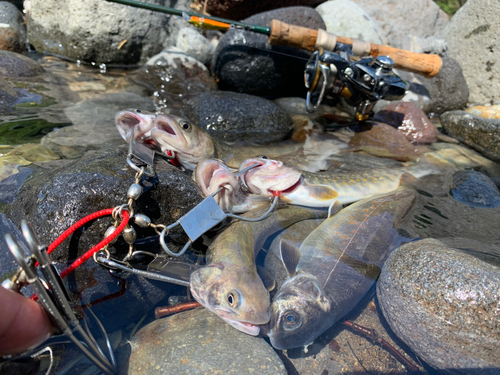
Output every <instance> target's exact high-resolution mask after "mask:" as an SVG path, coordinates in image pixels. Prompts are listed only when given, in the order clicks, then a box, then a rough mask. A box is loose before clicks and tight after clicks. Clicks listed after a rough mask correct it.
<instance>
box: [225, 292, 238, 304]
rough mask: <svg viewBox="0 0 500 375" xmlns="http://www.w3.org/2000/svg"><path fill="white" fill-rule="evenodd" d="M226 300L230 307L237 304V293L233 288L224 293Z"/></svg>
mask: <svg viewBox="0 0 500 375" xmlns="http://www.w3.org/2000/svg"><path fill="white" fill-rule="evenodd" d="M226 300H227V303H228V304H229V306H231V307H236V306H238V304H239V298H238V293H237V292H236V291H234V290H231V291H230V292H228V293H227V295H226Z"/></svg>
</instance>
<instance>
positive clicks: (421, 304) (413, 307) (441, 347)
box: [377, 239, 500, 374]
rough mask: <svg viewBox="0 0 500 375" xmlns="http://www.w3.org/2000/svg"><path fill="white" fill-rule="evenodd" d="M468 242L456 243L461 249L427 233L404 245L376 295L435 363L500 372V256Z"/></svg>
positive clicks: (392, 320)
mask: <svg viewBox="0 0 500 375" xmlns="http://www.w3.org/2000/svg"><path fill="white" fill-rule="evenodd" d="M468 244H469V243H468V242H466V244H465V246H463V244H462V246H460V245H459V244H458V243H456V244H455V246H459V247H460V250H459V249H456V248H451V247H448V246H446V245H445V244H444V243H442V242H440V241H438V240H435V239H425V240H421V241H417V242H412V243H409V244H405V245H403V246H401V247H399V248H398V249H396V250H395V251H394V252H393V253H392V254H391V255H390V256H389V259H388V260H387V261H386V263H385V265H384V267H383V269H382V273H381V275H380V279H379V282H378V285H377V296H378V300H379V303H380V307H381V310H382V312H383V314H384V316H385V318H386V319H387V322H388V323H389V325H390V327H391V328H392V330H393V331H394V333H396V334H397V335H398V337H399V338H401V339H402V340H403V341H404V342H405V343H406V344H407V345H408V346H410V348H411V349H412V350H413V351H415V353H416V354H417V355H418V356H419V357H421V358H422V359H423V360H424V361H425V362H427V363H428V364H429V365H431V366H432V367H433V368H436V369H439V370H446V371H453V373H463V374H470V373H477V374H497V373H498V369H499V368H500V359H499V357H498V355H497V349H498V347H499V346H500V326H499V323H498V308H499V302H498V291H499V290H500V261H499V258H498V256H494V257H492V256H488V255H485V254H484V253H478V252H474V251H472V252H471V251H468V250H467V245H468ZM480 251H483V249H480Z"/></svg>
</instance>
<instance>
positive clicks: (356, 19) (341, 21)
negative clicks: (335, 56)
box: [316, 0, 384, 44]
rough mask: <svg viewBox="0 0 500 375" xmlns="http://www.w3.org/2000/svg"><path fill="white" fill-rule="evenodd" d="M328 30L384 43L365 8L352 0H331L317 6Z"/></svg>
mask: <svg viewBox="0 0 500 375" xmlns="http://www.w3.org/2000/svg"><path fill="white" fill-rule="evenodd" d="M316 11H317V12H318V13H319V14H320V16H321V17H322V18H323V20H324V21H325V24H326V31H328V32H329V33H332V34H334V35H341V36H345V37H349V38H354V39H361V40H365V41H367V42H371V43H376V44H384V42H383V39H382V37H381V35H380V31H379V30H378V27H377V25H376V23H375V22H374V21H373V20H372V19H371V18H370V16H369V15H368V13H366V12H365V10H364V9H363V8H362V7H360V6H359V5H357V4H356V3H354V2H352V1H350V0H330V1H326V2H324V3H322V4H321V5H319V6H318V7H316Z"/></svg>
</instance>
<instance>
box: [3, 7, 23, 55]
mask: <svg viewBox="0 0 500 375" xmlns="http://www.w3.org/2000/svg"><path fill="white" fill-rule="evenodd" d="M23 22H24V17H23V14H22V13H21V11H20V10H19V9H17V7H16V6H15V5H14V4H12V3H10V2H7V1H0V23H1V24H2V25H3V26H2V32H1V33H0V49H2V50H8V51H14V52H23V51H25V50H26V26H25V25H23Z"/></svg>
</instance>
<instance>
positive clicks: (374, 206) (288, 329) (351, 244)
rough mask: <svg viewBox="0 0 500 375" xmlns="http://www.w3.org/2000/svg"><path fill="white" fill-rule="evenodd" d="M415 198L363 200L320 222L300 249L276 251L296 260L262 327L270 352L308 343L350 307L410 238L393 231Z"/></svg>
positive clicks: (404, 192) (403, 194) (402, 194)
mask: <svg viewBox="0 0 500 375" xmlns="http://www.w3.org/2000/svg"><path fill="white" fill-rule="evenodd" d="M417 199H418V194H417V193H416V191H414V190H412V189H408V188H400V189H398V190H396V191H395V192H391V193H387V194H382V195H377V196H376V197H372V198H369V199H365V200H363V201H360V202H357V203H354V204H352V205H350V206H349V207H347V208H344V209H343V210H341V211H340V212H339V213H337V214H335V215H333V216H331V217H329V218H328V219H327V220H325V221H324V222H323V223H322V224H321V225H320V226H319V227H318V228H316V229H315V230H314V231H313V232H312V233H311V234H309V236H308V237H307V238H306V239H305V240H304V242H303V243H302V245H301V246H300V249H298V250H297V249H295V250H293V249H287V248H286V247H282V249H281V255H282V259H284V260H286V259H293V258H295V259H297V258H298V261H297V262H292V263H293V266H292V267H291V266H290V265H288V266H287V270H288V273H289V275H290V276H289V278H288V279H287V280H286V281H285V282H284V284H283V285H282V287H281V289H280V290H279V291H278V293H277V294H276V296H275V297H274V300H273V302H272V304H271V320H270V323H269V325H267V326H265V327H264V329H263V330H264V331H266V332H267V334H268V336H269V338H270V340H271V343H272V345H273V346H274V347H275V348H277V349H289V348H294V347H301V346H307V345H310V344H311V343H312V342H313V341H314V340H315V339H316V338H317V337H318V336H319V335H320V334H322V333H323V332H324V331H326V330H327V329H328V328H329V327H330V326H331V325H333V324H334V323H335V322H336V321H338V320H339V319H341V318H342V317H343V316H344V315H345V314H346V313H348V312H349V311H350V310H351V309H352V308H353V307H354V306H356V304H357V303H358V302H359V301H360V300H361V299H362V298H363V296H364V295H365V294H366V292H367V291H368V290H369V289H370V288H371V287H372V285H373V283H374V282H375V280H376V278H377V277H378V275H379V273H380V269H381V267H382V265H383V264H384V262H385V260H386V259H387V257H388V255H389V254H390V252H391V251H392V250H393V249H395V248H396V247H397V246H399V245H400V244H401V243H404V242H408V241H411V240H413V239H414V238H412V237H411V236H410V235H407V234H405V236H402V235H401V234H400V231H398V228H399V227H400V226H402V225H404V224H405V223H407V222H408V220H410V218H411V217H412V214H413V211H414V207H415V205H416V202H417ZM282 245H283V244H282ZM288 253H295V255H293V256H290V254H288ZM284 263H286V261H284Z"/></svg>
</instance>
